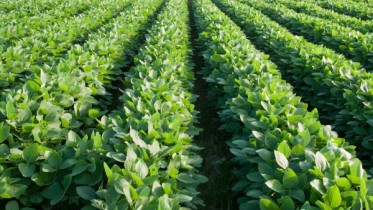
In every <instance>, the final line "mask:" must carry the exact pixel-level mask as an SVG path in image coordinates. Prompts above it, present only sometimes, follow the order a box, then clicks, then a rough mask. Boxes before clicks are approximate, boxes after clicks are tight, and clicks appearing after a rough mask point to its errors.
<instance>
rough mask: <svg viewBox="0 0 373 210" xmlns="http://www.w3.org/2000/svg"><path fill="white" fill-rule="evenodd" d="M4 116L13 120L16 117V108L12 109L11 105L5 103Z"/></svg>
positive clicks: (10, 103)
mask: <svg viewBox="0 0 373 210" xmlns="http://www.w3.org/2000/svg"><path fill="white" fill-rule="evenodd" d="M6 116H7V117H8V118H9V119H14V118H15V117H17V110H16V108H15V107H14V105H13V103H12V102H10V101H8V102H7V103H6Z"/></svg>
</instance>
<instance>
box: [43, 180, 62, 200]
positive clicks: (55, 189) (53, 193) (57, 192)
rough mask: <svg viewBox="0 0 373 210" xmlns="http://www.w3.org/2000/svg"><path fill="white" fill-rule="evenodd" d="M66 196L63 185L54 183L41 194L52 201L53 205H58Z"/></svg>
mask: <svg viewBox="0 0 373 210" xmlns="http://www.w3.org/2000/svg"><path fill="white" fill-rule="evenodd" d="M64 194H65V192H64V191H63V189H62V187H61V185H60V184H59V183H57V182H53V184H51V185H49V186H48V187H47V188H45V189H44V190H43V191H42V192H41V195H42V196H43V197H44V198H47V199H50V200H51V201H50V204H51V205H55V204H56V203H58V202H59V201H60V200H61V199H62V198H63V196H64Z"/></svg>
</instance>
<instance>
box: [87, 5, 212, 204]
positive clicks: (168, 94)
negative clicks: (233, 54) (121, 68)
mask: <svg viewBox="0 0 373 210" xmlns="http://www.w3.org/2000/svg"><path fill="white" fill-rule="evenodd" d="M189 30H190V29H189V20H188V7H187V1H186V0H170V1H168V2H167V3H166V6H165V8H164V10H163V11H162V12H161V14H160V15H159V16H158V19H157V21H156V22H155V24H154V25H153V27H152V28H151V29H150V31H149V34H148V35H147V39H146V43H145V44H144V46H142V47H141V48H140V51H139V53H138V55H137V56H136V57H135V65H134V67H133V68H131V69H130V70H129V72H128V73H126V78H125V82H124V84H125V87H126V89H125V90H124V92H123V95H122V96H121V102H122V104H121V107H120V109H119V110H117V112H114V113H113V114H112V115H111V119H112V125H109V126H108V127H109V129H107V130H105V132H109V133H110V135H111V136H112V138H110V142H108V143H109V144H111V145H112V148H111V149H112V150H113V151H111V152H110V153H112V155H111V156H112V157H111V158H112V159H114V160H116V162H117V163H116V164H115V165H113V166H112V167H110V168H109V167H105V171H106V176H107V177H108V184H107V186H106V187H104V188H103V189H102V190H101V191H100V192H98V193H97V194H98V195H99V198H98V199H97V200H94V201H93V203H94V204H95V206H96V207H99V209H108V208H109V209H111V206H117V207H118V209H149V210H150V209H162V210H171V209H183V207H187V208H193V209H195V208H197V206H200V205H202V204H203V202H202V200H200V199H199V198H197V195H198V193H197V191H196V188H197V186H198V184H199V183H202V182H205V181H206V178H205V177H203V176H201V175H198V174H197V173H196V169H195V168H196V167H199V166H200V164H201V162H202V159H201V158H200V157H199V155H197V151H199V148H198V147H196V146H194V145H193V144H192V143H191V142H192V139H193V137H194V136H195V135H197V134H198V133H199V129H198V128H196V127H195V125H194V124H195V123H196V112H195V111H194V105H193V104H192V102H193V101H194V100H195V98H196V97H195V96H194V95H193V94H192V93H191V92H190V91H191V89H192V87H193V85H192V82H193V80H194V76H193V72H192V65H191V61H190V60H191V55H190V51H189ZM104 148H106V147H104ZM114 154H115V155H114ZM123 163H124V165H123ZM97 204H99V205H97Z"/></svg>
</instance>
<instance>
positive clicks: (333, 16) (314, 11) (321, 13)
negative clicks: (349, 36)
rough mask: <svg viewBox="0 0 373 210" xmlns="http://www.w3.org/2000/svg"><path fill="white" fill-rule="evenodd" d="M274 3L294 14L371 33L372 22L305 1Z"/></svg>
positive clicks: (283, 0) (285, 0)
mask: <svg viewBox="0 0 373 210" xmlns="http://www.w3.org/2000/svg"><path fill="white" fill-rule="evenodd" d="M275 2H276V3H279V4H283V5H285V6H286V7H288V8H290V9H293V10H295V11H296V12H299V13H305V14H308V15H311V16H317V17H320V18H324V19H327V20H331V21H333V22H334V23H338V24H340V25H342V26H346V27H350V28H352V29H354V30H356V31H360V32H362V33H371V32H372V31H373V20H361V19H359V18H355V17H351V16H347V15H343V14H339V13H337V12H334V11H333V10H329V9H324V8H322V7H320V6H318V5H315V4H313V3H311V2H307V1H294V0H275Z"/></svg>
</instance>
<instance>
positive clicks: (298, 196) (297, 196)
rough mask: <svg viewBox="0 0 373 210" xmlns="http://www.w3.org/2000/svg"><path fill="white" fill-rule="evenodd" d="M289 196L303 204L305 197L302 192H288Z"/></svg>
mask: <svg viewBox="0 0 373 210" xmlns="http://www.w3.org/2000/svg"><path fill="white" fill-rule="evenodd" d="M289 195H290V196H291V197H293V198H295V199H297V200H298V201H300V202H304V201H305V199H306V196H305V195H304V191H303V190H292V191H290V193H289Z"/></svg>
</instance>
